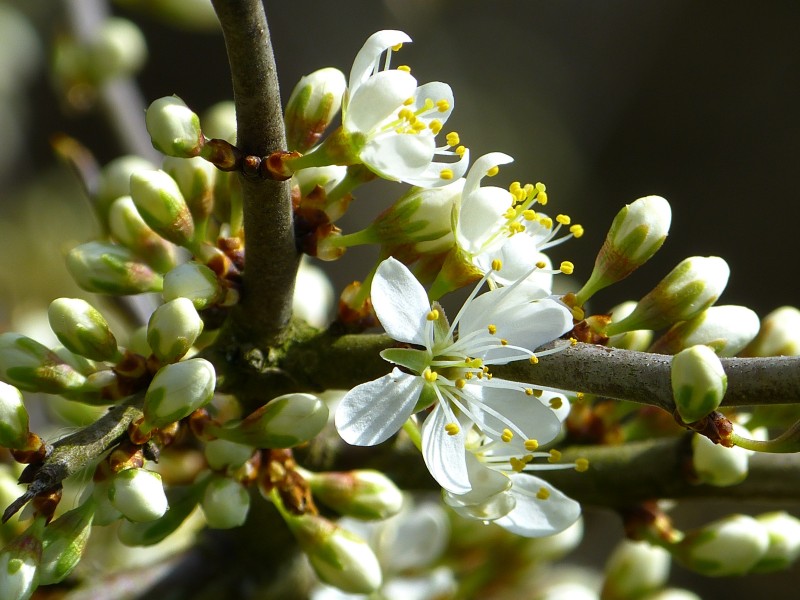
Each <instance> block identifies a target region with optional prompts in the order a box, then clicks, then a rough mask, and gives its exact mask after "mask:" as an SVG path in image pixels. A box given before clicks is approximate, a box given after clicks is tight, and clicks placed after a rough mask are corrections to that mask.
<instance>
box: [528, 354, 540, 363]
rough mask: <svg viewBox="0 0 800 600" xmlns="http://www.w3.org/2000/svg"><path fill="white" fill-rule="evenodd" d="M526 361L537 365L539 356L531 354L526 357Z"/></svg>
mask: <svg viewBox="0 0 800 600" xmlns="http://www.w3.org/2000/svg"><path fill="white" fill-rule="evenodd" d="M528 362H529V363H531V364H532V365H538V364H539V357H538V356H536V355H533V356H531V357H530V358H529V359H528Z"/></svg>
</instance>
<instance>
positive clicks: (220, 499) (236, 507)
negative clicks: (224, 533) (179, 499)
mask: <svg viewBox="0 0 800 600" xmlns="http://www.w3.org/2000/svg"><path fill="white" fill-rule="evenodd" d="M200 506H201V507H202V508H203V514H204V515H205V516H206V523H208V526H209V527H211V528H212V529H232V528H234V527H239V526H240V525H244V522H245V521H246V520H247V513H248V511H249V510H250V494H248V493H247V490H246V489H245V487H244V486H243V485H242V484H241V483H239V482H238V481H234V480H233V479H230V478H229V477H220V476H217V475H214V476H212V477H211V478H210V480H209V481H208V483H207V484H206V491H205V493H204V494H203V500H202V501H201V503H200Z"/></svg>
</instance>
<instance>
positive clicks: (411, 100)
mask: <svg viewBox="0 0 800 600" xmlns="http://www.w3.org/2000/svg"><path fill="white" fill-rule="evenodd" d="M412 104H414V98H413V97H412V98H406V99H405V100H403V106H411V105H412Z"/></svg>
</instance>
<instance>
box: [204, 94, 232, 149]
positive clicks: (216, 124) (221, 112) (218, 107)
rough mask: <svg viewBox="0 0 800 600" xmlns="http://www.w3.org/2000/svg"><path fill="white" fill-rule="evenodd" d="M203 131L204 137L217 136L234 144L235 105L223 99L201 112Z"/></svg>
mask: <svg viewBox="0 0 800 600" xmlns="http://www.w3.org/2000/svg"><path fill="white" fill-rule="evenodd" d="M202 123H203V132H204V133H205V134H206V137H209V138H219V139H222V140H226V141H228V142H230V143H231V144H236V105H235V104H234V103H233V101H232V100H224V101H222V102H217V103H216V104H214V105H213V106H210V107H209V108H207V109H206V110H205V112H203V119H202Z"/></svg>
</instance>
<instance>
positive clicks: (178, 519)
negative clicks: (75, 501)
mask: <svg viewBox="0 0 800 600" xmlns="http://www.w3.org/2000/svg"><path fill="white" fill-rule="evenodd" d="M201 491H202V488H201V486H199V485H185V486H173V487H170V488H169V491H168V494H167V500H168V504H169V510H167V512H165V513H164V514H163V515H162V516H161V517H159V518H158V519H154V520H152V521H147V522H134V521H128V520H127V519H123V520H122V522H121V523H120V524H119V528H118V529H117V537H118V538H119V541H120V542H122V543H123V544H125V545H126V546H152V545H153V544H157V543H159V542H161V541H163V540H164V539H166V538H167V537H169V536H170V535H171V534H172V533H173V532H174V531H175V530H177V529H178V528H179V527H180V526H181V525H183V523H184V522H185V521H186V520H187V519H188V518H189V516H190V515H191V514H192V512H193V511H194V509H195V507H196V506H197V502H198V497H199V495H200V492H201ZM96 520H97V519H96V518H95V521H96ZM198 526H199V523H198Z"/></svg>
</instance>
